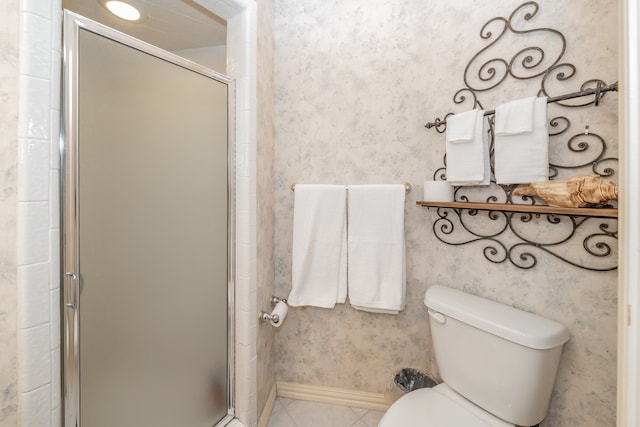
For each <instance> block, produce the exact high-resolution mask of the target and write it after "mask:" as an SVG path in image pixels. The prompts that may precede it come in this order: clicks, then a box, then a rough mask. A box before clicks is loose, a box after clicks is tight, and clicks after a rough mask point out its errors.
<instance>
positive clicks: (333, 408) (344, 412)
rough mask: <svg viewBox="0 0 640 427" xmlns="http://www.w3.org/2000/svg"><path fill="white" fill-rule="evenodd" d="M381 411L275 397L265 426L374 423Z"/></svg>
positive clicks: (337, 426) (330, 426)
mask: <svg viewBox="0 0 640 427" xmlns="http://www.w3.org/2000/svg"><path fill="white" fill-rule="evenodd" d="M383 414H384V412H380V411H370V410H367V409H360V408H349V407H347V406H337V405H329V404H326V403H316V402H307V401H304V400H293V399H286V398H284V397H278V398H276V402H275V404H274V405H273V412H272V413H271V418H270V419H269V424H267V427H377V426H378V422H379V421H380V419H381V418H382V415H383Z"/></svg>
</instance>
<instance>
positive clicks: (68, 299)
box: [64, 271, 78, 310]
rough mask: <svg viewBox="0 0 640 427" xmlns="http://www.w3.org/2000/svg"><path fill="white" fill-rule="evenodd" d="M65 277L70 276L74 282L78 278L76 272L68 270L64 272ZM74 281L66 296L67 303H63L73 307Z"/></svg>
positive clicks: (74, 301) (74, 306)
mask: <svg viewBox="0 0 640 427" xmlns="http://www.w3.org/2000/svg"><path fill="white" fill-rule="evenodd" d="M64 275H65V276H67V277H70V278H71V279H72V280H73V281H74V282H75V281H76V279H77V278H78V276H77V275H76V273H74V272H72V271H68V272H66V273H65V274H64ZM75 293H76V292H75V283H74V287H73V289H71V290H70V291H69V295H68V298H67V303H66V304H65V306H66V307H68V308H71V309H74V310H75V308H76V298H75Z"/></svg>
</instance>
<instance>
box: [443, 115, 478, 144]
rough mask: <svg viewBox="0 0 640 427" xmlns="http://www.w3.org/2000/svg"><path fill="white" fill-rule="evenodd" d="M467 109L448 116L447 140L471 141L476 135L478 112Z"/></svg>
mask: <svg viewBox="0 0 640 427" xmlns="http://www.w3.org/2000/svg"><path fill="white" fill-rule="evenodd" d="M478 111H479V110H471V111H465V112H464V113H460V114H454V115H453V116H449V117H448V118H447V132H446V137H447V142H453V143H455V142H471V140H472V139H473V137H474V135H475V129H476V123H477V120H476V118H477V112H478Z"/></svg>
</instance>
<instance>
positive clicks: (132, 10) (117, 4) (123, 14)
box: [103, 0, 142, 22]
mask: <svg viewBox="0 0 640 427" xmlns="http://www.w3.org/2000/svg"><path fill="white" fill-rule="evenodd" d="M103 4H104V7H106V8H107V10H108V11H109V12H111V13H113V14H114V15H116V16H117V17H118V18H122V19H124V20H126V21H132V22H136V21H140V20H141V18H142V12H141V11H140V9H138V8H137V7H135V6H133V5H132V4H130V3H126V2H124V1H118V0H107V1H105V2H104V3H103Z"/></svg>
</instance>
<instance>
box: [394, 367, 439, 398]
mask: <svg viewBox="0 0 640 427" xmlns="http://www.w3.org/2000/svg"><path fill="white" fill-rule="evenodd" d="M436 385H437V383H436V382H435V381H434V380H433V378H431V377H430V376H429V375H427V374H425V373H424V372H421V371H419V370H417V369H414V368H403V369H401V370H399V371H398V372H396V374H395V375H394V376H393V382H392V384H391V385H390V387H389V389H388V390H387V393H386V396H385V397H386V400H387V402H388V403H389V404H392V403H393V402H395V401H396V400H398V399H399V398H401V397H402V396H403V395H405V394H406V393H409V392H412V391H414V390H417V389H419V388H427V387H434V386H436Z"/></svg>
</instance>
